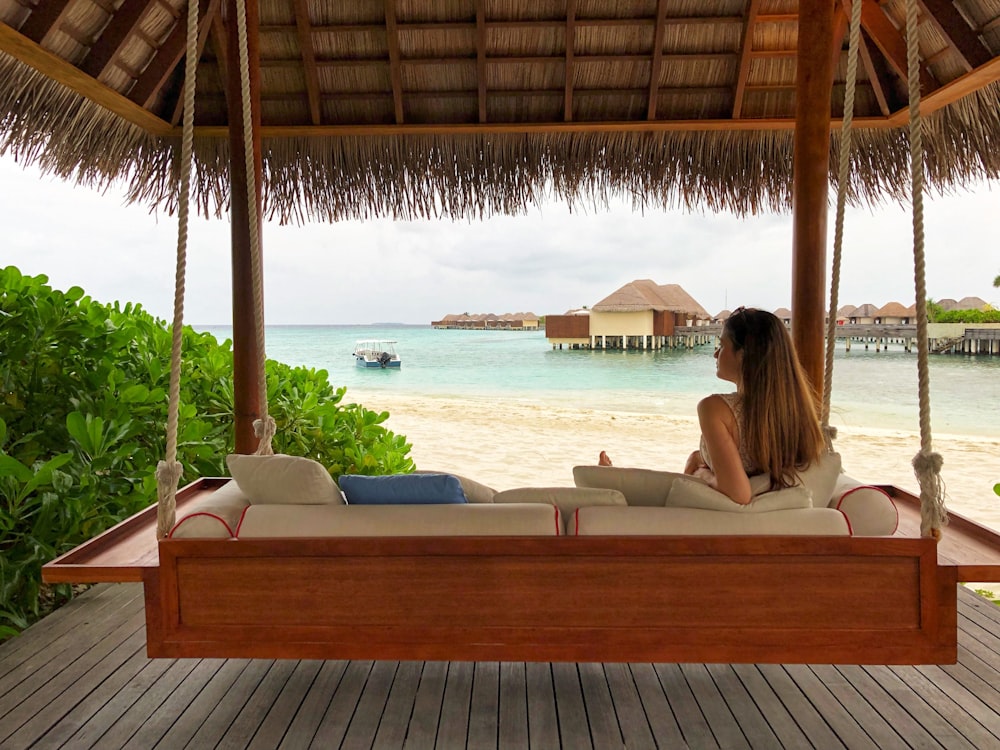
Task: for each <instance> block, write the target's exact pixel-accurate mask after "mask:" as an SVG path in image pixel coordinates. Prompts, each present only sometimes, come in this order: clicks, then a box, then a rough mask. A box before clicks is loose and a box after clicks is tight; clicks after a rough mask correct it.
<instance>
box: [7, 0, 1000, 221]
mask: <svg viewBox="0 0 1000 750" xmlns="http://www.w3.org/2000/svg"><path fill="white" fill-rule="evenodd" d="M868 5H869V4H867V3H866V12H865V14H864V19H863V21H864V31H865V34H864V39H865V54H864V55H862V64H861V66H860V72H859V88H858V93H857V104H856V108H855V109H856V118H857V119H856V123H857V132H856V147H855V148H856V151H855V157H854V167H853V177H852V191H853V196H854V198H856V199H862V200H873V199H876V198H877V197H879V196H881V197H884V198H888V199H890V200H896V199H899V198H903V197H905V192H906V188H905V185H906V184H907V179H906V175H907V173H908V169H909V162H908V159H909V151H908V146H907V136H906V133H905V132H904V131H903V130H902V129H901V128H902V127H903V126H904V125H905V123H906V118H907V115H906V104H905V91H906V88H905V85H904V81H905V77H904V74H903V72H902V71H903V70H904V69H905V61H904V60H903V58H902V54H901V50H902V49H903V47H902V43H903V37H902V34H901V33H900V31H899V29H901V28H902V27H903V25H904V24H903V12H904V11H903V2H902V0H888V1H886V2H879V3H874V2H873V3H870V7H868ZM225 6H226V3H222V2H220V1H219V0H202V4H201V7H202V22H201V37H200V39H201V54H200V63H199V67H198V87H197V93H198V96H197V102H196V106H195V110H196V111H195V121H196V125H197V136H196V147H195V150H196V160H197V174H196V184H195V191H196V199H197V201H198V202H199V205H200V206H201V209H202V210H203V211H206V210H207V211H215V210H217V209H219V208H220V207H222V208H225V207H226V205H227V202H228V196H229V187H228V184H229V175H228V150H229V146H228V140H227V131H226V126H227V124H228V123H229V120H230V113H229V109H228V106H227V94H226V87H225V86H224V83H223V82H224V81H225V80H226V79H227V76H228V75H229V74H230V73H231V72H232V71H233V70H234V69H236V68H237V66H238V63H237V57H236V55H235V49H234V45H233V44H232V43H231V42H230V40H229V38H228V34H229V31H230V27H231V24H232V23H233V20H232V19H230V18H229V17H228V16H227V14H226V13H225V12H224V10H223V9H224V8H225ZM185 8H186V4H185V2H184V0H128V1H127V2H117V1H115V2H104V1H103V0H102V1H100V2H95V0H39V1H38V2H37V3H34V4H32V3H30V2H26V1H25V0H0V153H13V154H14V155H15V157H16V158H18V159H19V160H22V161H25V162H34V163H37V164H39V165H40V166H41V167H42V168H43V169H44V170H47V171H49V172H54V173H56V174H59V175H60V176H63V177H67V178H70V179H75V180H78V181H79V182H81V183H85V184H92V185H96V186H98V187H103V186H106V185H107V184H108V183H109V182H111V181H115V180H124V181H125V182H126V183H127V184H128V185H129V186H130V189H131V197H132V199H134V200H137V201H140V202H142V203H144V204H147V205H159V206H167V207H170V206H172V205H173V203H174V201H175V200H176V197H175V192H176V184H175V183H176V151H177V150H178V149H179V146H178V143H179V139H178V134H179V128H178V123H179V122H180V116H181V105H180V103H179V102H180V99H181V90H182V83H181V82H182V77H183V67H184V65H183V61H182V54H181V53H182V46H183V35H184V34H183V28H184V15H185V13H184V9H185ZM837 9H838V10H837V12H838V14H841V15H840V16H839V17H838V18H839V21H843V15H842V13H843V11H842V9H841V4H840V3H837ZM997 13H998V6H997V4H996V1H995V0H962V2H961V3H960V7H957V4H953V3H950V2H935V3H926V2H925V3H922V13H921V22H920V27H919V41H920V47H921V54H922V59H923V61H924V62H923V65H922V70H921V80H922V87H923V97H924V99H923V107H924V109H925V111H926V112H927V113H928V116H927V127H926V129H925V132H924V145H925V148H926V150H927V173H928V177H929V178H930V181H931V183H932V184H934V185H936V186H937V187H938V188H939V189H947V188H949V187H952V186H955V185H961V184H963V183H966V182H968V181H971V180H975V179H978V178H981V177H983V176H987V177H993V176H997V175H1000V143H998V141H1000V106H998V104H1000V84H998V83H996V81H997V79H998V78H1000V59H998V57H997V55H998V54H1000V23H998V22H997ZM797 20H798V19H797V3H796V2H795V1H794V0H759V1H758V0H753V1H751V0H580V2H574V3H567V2H565V0H481V1H480V0H436V2H433V3H427V2H419V1H418V0H395V1H394V2H385V0H352V2H334V1H333V0H310V1H309V2H302V3H293V2H289V1H288V0H260V23H259V25H258V29H259V57H260V60H261V70H260V91H261V105H260V110H261V111H260V118H261V124H262V129H261V132H262V136H263V159H264V203H265V216H267V217H269V218H272V219H278V220H281V221H303V220H311V219H319V220H337V219H346V218H365V217H373V216H391V217H396V218H412V217H420V216H449V217H463V218H469V217H479V216H485V215H491V214H499V213H508V214H509V213H518V212H522V211H524V210H525V209H526V208H527V207H528V206H530V205H533V204H535V203H537V202H539V200H540V198H541V196H543V195H545V194H555V195H557V196H561V197H563V198H565V199H567V200H568V201H569V202H570V203H571V204H575V205H579V204H581V203H582V204H597V205H602V204H604V203H605V202H606V201H607V200H608V199H609V198H611V197H614V196H621V197H624V198H625V199H627V200H632V201H634V202H635V203H636V204H637V205H641V206H644V205H658V206H698V207H700V208H707V209H709V210H716V209H726V210H732V211H735V212H737V213H748V212H756V211H760V210H768V209H775V210H783V209H785V208H787V207H788V206H789V203H790V186H791V182H792V173H791V168H792V167H791V165H792V158H791V155H792V128H791V125H792V123H793V120H794V112H795V88H794V79H795V75H796V42H797V31H798V24H797ZM836 28H837V29H838V37H837V40H836V44H837V45H838V47H839V49H840V50H841V52H840V55H839V58H838V60H839V61H838V63H837V65H836V71H835V81H834V87H833V93H832V97H831V101H830V114H831V118H832V119H833V120H834V121H836V120H839V118H840V117H841V115H842V108H843V97H844V80H845V59H846V53H845V49H846V39H844V37H843V34H842V32H843V29H844V24H843V23H840V22H838V23H837V25H836ZM823 54H826V53H825V52H824V53H823ZM834 138H835V134H834V137H833V138H831V151H832V152H835V151H836V146H835V143H834ZM835 163H836V160H833V161H832V164H835Z"/></svg>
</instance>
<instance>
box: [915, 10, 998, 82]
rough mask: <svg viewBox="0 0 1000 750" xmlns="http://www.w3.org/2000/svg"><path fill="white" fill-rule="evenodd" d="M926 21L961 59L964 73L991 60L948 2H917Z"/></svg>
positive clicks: (986, 50) (979, 41) (984, 47)
mask: <svg viewBox="0 0 1000 750" xmlns="http://www.w3.org/2000/svg"><path fill="white" fill-rule="evenodd" d="M919 2H920V6H921V8H923V10H924V12H925V13H926V14H927V18H928V20H929V21H930V22H931V23H932V24H934V26H935V27H936V28H937V30H938V32H940V34H941V35H942V36H943V37H944V38H945V39H947V40H948V43H949V44H950V45H951V46H952V47H953V48H954V49H955V51H956V52H957V53H958V54H959V56H960V57H961V59H962V65H964V66H965V69H966V71H970V70H972V69H973V68H978V67H979V66H980V65H983V64H984V63H987V62H989V60H990V59H991V58H992V55H991V54H990V52H989V50H988V49H986V46H985V45H984V44H983V42H982V40H981V39H980V38H979V35H978V34H976V32H975V31H973V30H972V27H971V26H970V25H969V23H968V21H966V20H965V18H964V17H963V16H962V14H961V13H959V12H958V8H956V7H955V4H954V3H952V2H949V0H919Z"/></svg>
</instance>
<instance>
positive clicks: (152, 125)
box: [0, 23, 173, 135]
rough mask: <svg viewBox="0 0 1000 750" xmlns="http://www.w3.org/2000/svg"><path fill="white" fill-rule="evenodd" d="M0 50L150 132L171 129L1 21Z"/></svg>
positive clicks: (168, 130)
mask: <svg viewBox="0 0 1000 750" xmlns="http://www.w3.org/2000/svg"><path fill="white" fill-rule="evenodd" d="M0 51H3V52H5V53H7V54H8V55H10V56H11V57H14V58H16V59H17V60H20V61H21V62H22V63H24V64H25V65H27V66H29V67H31V68H34V69H35V70H37V71H38V72H39V73H41V74H42V75H44V76H46V77H47V78H51V79H52V80H53V81H55V82H56V83H59V84H61V85H63V86H65V87H66V88H68V89H70V90H72V91H75V92H76V93H77V94H79V95H80V96H82V97H85V98H87V99H89V100H90V101H92V102H94V103H95V104H99V105H100V106H102V107H104V108H105V109H107V110H109V111H111V112H114V113H115V114H116V115H118V116H119V117H121V118H122V119H123V120H125V121H127V122H130V123H132V124H133V125H136V126H137V127H140V128H142V129H143V130H145V131H146V132H148V133H151V134H152V135H169V134H171V133H172V132H173V131H172V129H171V127H170V123H169V122H166V121H165V120H163V119H161V118H159V117H157V116H156V115H154V114H153V113H152V112H147V111H146V110H144V109H143V108H142V107H139V106H137V105H136V104H135V102H132V101H130V100H129V99H128V98H127V97H125V96H122V95H121V94H119V93H118V92H117V91H115V90H114V89H112V88H109V87H108V86H106V85H104V84H103V83H100V82H99V81H95V80H94V79H93V78H91V77H90V76H88V75H87V74H86V73H84V72H83V71H81V70H80V69H79V68H77V67H76V66H75V65H72V64H71V63H69V62H67V61H66V60H63V59H62V58H61V57H59V56H57V55H54V54H52V53H51V52H49V51H48V50H47V49H44V48H43V47H42V46H41V45H40V44H38V42H35V41H34V40H32V39H28V38H27V37H26V36H24V35H22V34H20V33H18V32H17V31H15V30H14V29H12V28H11V27H10V26H8V25H7V24H5V23H0Z"/></svg>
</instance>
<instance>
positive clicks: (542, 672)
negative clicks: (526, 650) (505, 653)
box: [524, 663, 559, 748]
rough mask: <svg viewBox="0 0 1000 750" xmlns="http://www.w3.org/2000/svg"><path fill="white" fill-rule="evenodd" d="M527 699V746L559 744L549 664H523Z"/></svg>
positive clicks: (543, 746) (553, 690)
mask: <svg viewBox="0 0 1000 750" xmlns="http://www.w3.org/2000/svg"><path fill="white" fill-rule="evenodd" d="M524 679H525V682H526V683H527V684H526V685H525V692H526V694H527V701H528V747H535V748H545V747H558V746H559V713H558V710H557V709H556V692H555V686H554V685H553V683H552V667H551V665H549V664H544V663H543V664H533V663H532V664H525V665H524Z"/></svg>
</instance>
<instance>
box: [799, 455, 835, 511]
mask: <svg viewBox="0 0 1000 750" xmlns="http://www.w3.org/2000/svg"><path fill="white" fill-rule="evenodd" d="M840 472H841V467H840V454H839V453H824V454H823V456H822V457H821V458H820V460H819V461H817V462H816V463H814V464H813V465H812V466H810V467H809V468H808V469H806V470H805V471H803V472H800V473H799V482H800V483H801V484H802V486H803V487H805V488H806V489H807V490H809V492H810V493H811V494H812V500H813V505H814V506H815V507H817V508H826V507H829V506H830V501H831V500H832V499H833V489H834V487H836V486H837V479H839V478H840Z"/></svg>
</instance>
